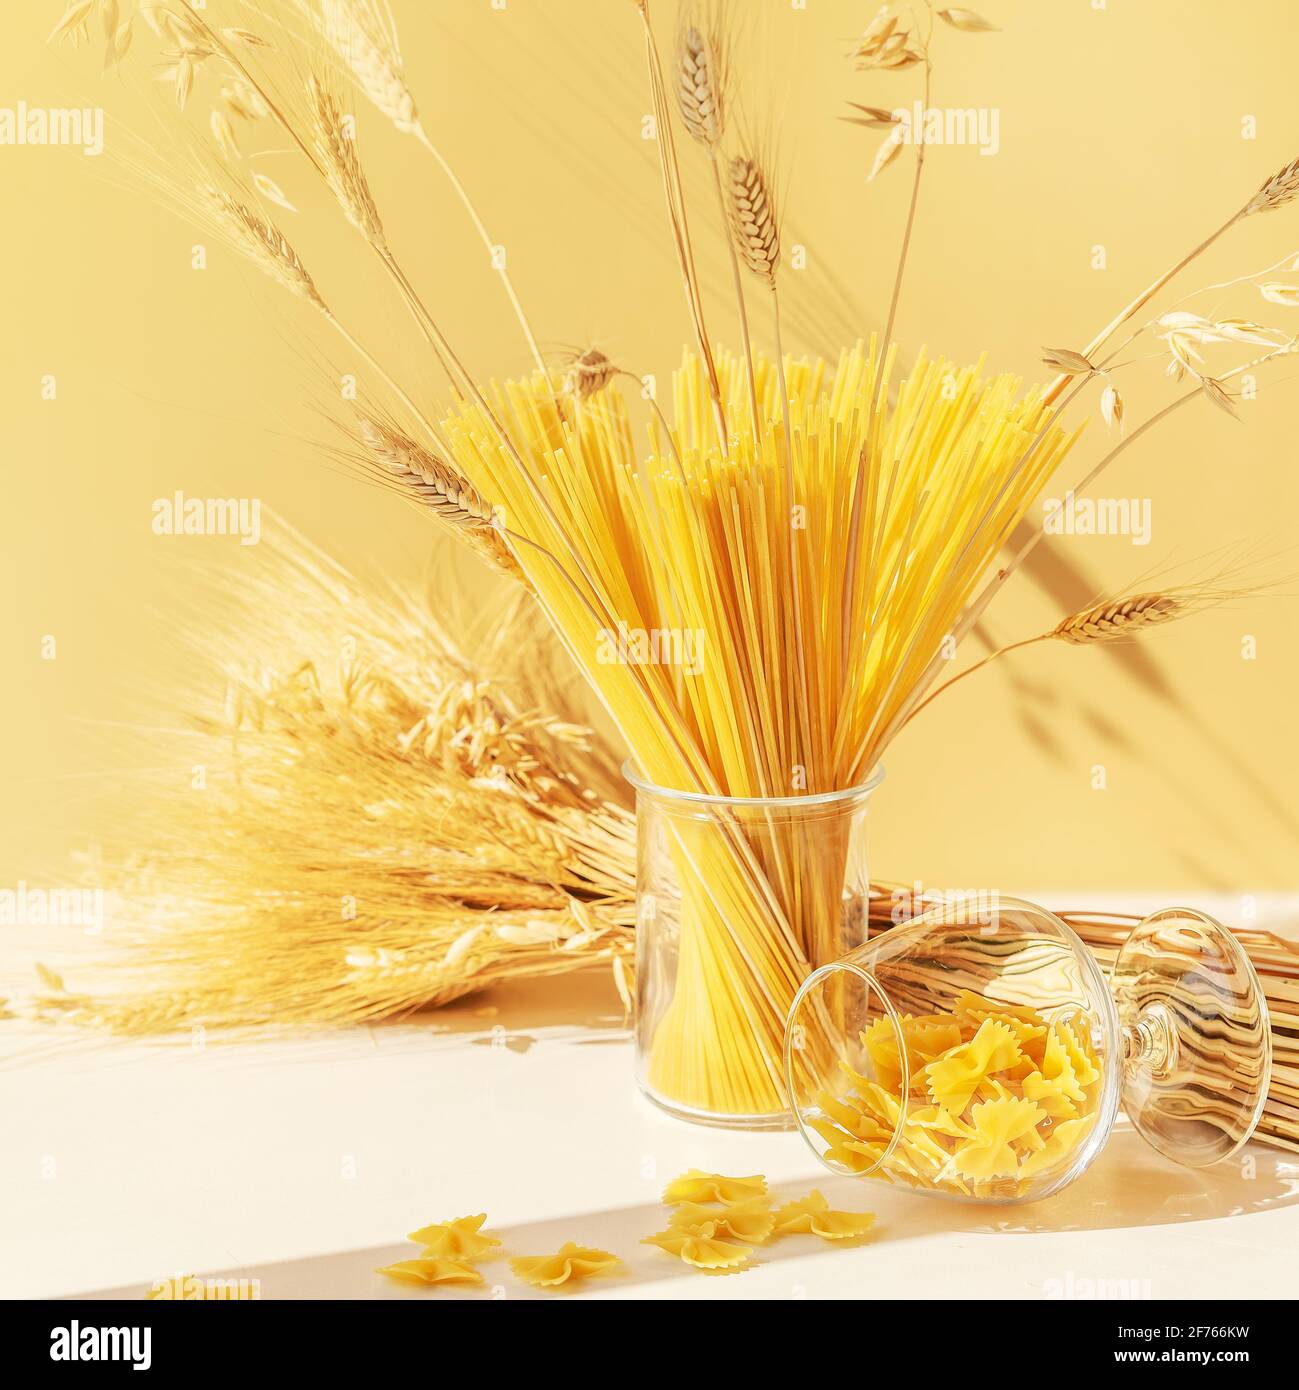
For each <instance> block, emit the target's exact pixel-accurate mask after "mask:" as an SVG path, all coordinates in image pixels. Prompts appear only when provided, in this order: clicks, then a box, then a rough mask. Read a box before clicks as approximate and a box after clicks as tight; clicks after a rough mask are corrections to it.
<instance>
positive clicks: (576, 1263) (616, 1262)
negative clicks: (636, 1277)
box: [510, 1240, 622, 1289]
mask: <svg viewBox="0 0 1299 1390" xmlns="http://www.w3.org/2000/svg"><path fill="white" fill-rule="evenodd" d="M621 1264H622V1261H621V1260H620V1259H619V1258H618V1256H617V1255H611V1254H610V1253H609V1252H608V1251H607V1250H595V1249H592V1248H591V1247H590V1246H586V1245H577V1244H575V1243H574V1242H573V1241H571V1240H570V1241H565V1243H564V1244H563V1245H561V1246H560V1248H559V1250H558V1251H557V1252H556V1253H555V1254H553V1255H519V1256H517V1257H516V1258H514V1259H512V1260H511V1261H510V1268H511V1269H512V1270H513V1271H514V1273H515V1275H516V1277H518V1278H519V1279H522V1280H523V1282H524V1283H525V1284H532V1285H535V1286H536V1287H537V1288H543V1289H550V1288H558V1286H559V1285H561V1284H574V1283H577V1282H578V1281H579V1280H581V1279H589V1278H590V1277H591V1276H592V1275H593V1274H606V1273H608V1272H609V1271H610V1270H613V1269H617V1268H618V1267H619V1266H620V1265H621Z"/></svg>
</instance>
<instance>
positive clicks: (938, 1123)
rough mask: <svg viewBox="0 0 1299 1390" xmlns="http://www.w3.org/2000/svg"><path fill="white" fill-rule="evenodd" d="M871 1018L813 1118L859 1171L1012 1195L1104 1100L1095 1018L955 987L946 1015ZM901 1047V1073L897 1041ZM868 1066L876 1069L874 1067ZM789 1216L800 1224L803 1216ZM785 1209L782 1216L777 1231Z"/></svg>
mask: <svg viewBox="0 0 1299 1390" xmlns="http://www.w3.org/2000/svg"><path fill="white" fill-rule="evenodd" d="M897 1022H898V1030H897V1031H895V1029H894V1024H893V1021H892V1020H891V1019H890V1018H880V1019H877V1020H875V1021H874V1022H873V1023H872V1024H871V1025H870V1027H868V1028H866V1029H865V1030H864V1031H863V1032H862V1034H861V1039H860V1041H861V1048H862V1051H861V1057H862V1062H861V1064H860V1065H861V1070H858V1069H856V1068H854V1067H853V1066H850V1065H849V1064H848V1062H847V1061H842V1060H841V1061H840V1062H839V1064H838V1070H839V1076H838V1078H837V1084H836V1086H835V1088H834V1089H833V1090H832V1089H830V1088H829V1087H826V1088H825V1089H823V1090H822V1091H821V1092H820V1093H819V1094H817V1096H816V1113H814V1114H811V1115H808V1116H806V1117H805V1118H806V1123H807V1124H808V1126H809V1127H810V1128H811V1129H813V1130H815V1131H816V1133H818V1134H819V1135H820V1136H821V1138H822V1139H823V1140H824V1141H825V1157H826V1158H827V1159H828V1160H829V1161H830V1162H832V1163H833V1164H835V1165H837V1166H839V1167H841V1168H843V1169H845V1170H847V1171H848V1172H852V1173H872V1174H875V1175H877V1176H880V1177H883V1178H885V1179H888V1180H890V1181H893V1182H899V1183H903V1184H906V1185H909V1186H914V1187H926V1188H933V1189H935V1190H938V1191H947V1192H951V1193H953V1194H956V1195H960V1196H970V1197H984V1196H993V1197H998V1198H1007V1197H1013V1196H1016V1195H1018V1194H1019V1193H1020V1192H1021V1191H1022V1190H1024V1188H1025V1187H1026V1185H1027V1183H1028V1180H1029V1179H1031V1178H1034V1177H1035V1176H1036V1175H1038V1174H1040V1173H1043V1172H1045V1171H1047V1170H1049V1169H1052V1168H1054V1167H1055V1166H1056V1165H1058V1164H1061V1163H1063V1162H1065V1161H1066V1160H1067V1159H1068V1156H1069V1154H1070V1153H1072V1152H1073V1150H1074V1149H1075V1148H1077V1146H1078V1145H1079V1144H1080V1143H1081V1142H1082V1141H1083V1140H1084V1139H1085V1137H1086V1136H1087V1134H1088V1133H1089V1132H1090V1131H1091V1128H1092V1126H1093V1124H1094V1122H1095V1119H1096V1115H1097V1110H1098V1107H1099V1103H1100V1089H1101V1066H1100V1062H1099V1060H1098V1058H1097V1056H1096V1053H1095V1050H1094V1048H1093V1046H1092V1042H1091V1036H1092V1026H1091V1021H1090V1019H1089V1017H1088V1015H1087V1014H1086V1013H1085V1012H1083V1011H1081V1010H1078V1009H1074V1010H1072V1011H1069V1012H1064V1013H1061V1014H1060V1015H1059V1016H1043V1015H1042V1014H1040V1013H1039V1012H1038V1011H1037V1010H1035V1009H1033V1008H1031V1007H1029V1006H1027V1005H1023V1004H1006V1003H1001V1002H999V1001H997V1000H992V999H986V998H984V997H983V996H981V995H978V994H975V993H973V992H972V991H968V990H967V991H964V992H962V993H961V994H959V995H958V996H957V997H956V999H955V1001H954V1004H953V1007H952V1009H951V1011H950V1012H948V1013H942V1014H925V1015H919V1016H913V1015H902V1016H900V1017H899V1018H898V1020H897ZM898 1031H900V1033H901V1036H902V1041H903V1044H904V1046H905V1049H906V1067H905V1071H904V1068H903V1065H902V1056H901V1055H900V1050H899V1046H898V1037H897V1032H898ZM866 1073H869V1075H867V1074H866ZM788 1219H789V1220H794V1219H797V1220H798V1221H799V1222H800V1223H802V1222H804V1216H803V1215H802V1214H801V1213H795V1212H790V1214H789V1217H788ZM781 1221H782V1212H780V1211H778V1212H777V1213H776V1231H777V1233H779V1232H780V1230H781Z"/></svg>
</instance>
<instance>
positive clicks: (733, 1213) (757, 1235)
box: [668, 1197, 774, 1245]
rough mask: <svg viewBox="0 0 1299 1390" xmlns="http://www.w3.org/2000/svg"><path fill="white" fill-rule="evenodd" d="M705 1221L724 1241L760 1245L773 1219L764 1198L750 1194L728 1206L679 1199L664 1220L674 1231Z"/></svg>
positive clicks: (686, 1229) (768, 1233)
mask: <svg viewBox="0 0 1299 1390" xmlns="http://www.w3.org/2000/svg"><path fill="white" fill-rule="evenodd" d="M705 1224H711V1225H712V1226H713V1227H714V1228H715V1230H716V1233H717V1234H718V1235H720V1236H724V1237H726V1238H727V1239H728V1240H738V1241H748V1242H751V1243H752V1244H754V1245H761V1244H762V1242H763V1241H764V1240H766V1239H767V1237H768V1236H769V1235H770V1234H771V1230H772V1226H773V1224H774V1218H773V1216H772V1214H771V1207H770V1206H769V1205H768V1203H767V1199H766V1198H765V1197H752V1198H750V1199H749V1200H747V1201H744V1202H737V1203H735V1205H734V1206H729V1207H727V1206H723V1207H716V1206H705V1205H703V1204H702V1203H699V1202H683V1203H682V1205H681V1206H679V1207H678V1208H677V1209H676V1211H675V1212H673V1213H672V1219H671V1220H670V1221H669V1222H668V1225H669V1226H670V1227H671V1228H672V1229H673V1230H677V1231H689V1230H692V1229H694V1228H696V1227H700V1226H703V1225H705Z"/></svg>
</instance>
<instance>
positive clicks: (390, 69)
mask: <svg viewBox="0 0 1299 1390" xmlns="http://www.w3.org/2000/svg"><path fill="white" fill-rule="evenodd" d="M296 3H297V5H298V8H299V9H300V10H302V11H303V12H304V13H305V14H306V15H307V16H308V17H309V18H310V19H311V20H312V21H313V22H314V23H315V24H316V26H317V27H318V28H319V30H320V32H321V34H322V35H323V37H324V38H325V40H326V42H327V43H328V44H329V45H330V46H331V47H332V48H333V49H334V51H335V52H336V53H337V54H338V56H339V58H340V60H341V61H342V62H343V63H344V64H345V65H346V66H347V68H348V69H349V70H350V71H351V73H352V76H353V77H354V78H355V79H356V84H357V86H358V87H360V89H361V91H362V92H364V93H365V95H366V96H367V97H368V98H369V99H370V101H371V102H372V103H373V104H374V105H375V106H376V107H377V108H378V110H379V111H380V112H381V113H382V114H383V115H385V116H387V118H388V119H389V120H390V121H391V122H392V123H393V125H395V126H396V127H397V129H398V130H400V131H402V132H403V133H405V134H414V133H415V132H417V131H418V130H419V128H420V121H419V112H418V111H417V109H416V106H415V97H414V94H413V93H412V92H411V90H410V87H409V86H408V85H407V83H406V78H405V75H404V73H403V71H402V63H401V51H400V49H399V48H398V46H397V35H396V30H395V28H394V27H393V24H392V18H391V15H390V14H389V13H388V11H387V7H386V5H382V4H378V3H375V0H318V2H317V0H296Z"/></svg>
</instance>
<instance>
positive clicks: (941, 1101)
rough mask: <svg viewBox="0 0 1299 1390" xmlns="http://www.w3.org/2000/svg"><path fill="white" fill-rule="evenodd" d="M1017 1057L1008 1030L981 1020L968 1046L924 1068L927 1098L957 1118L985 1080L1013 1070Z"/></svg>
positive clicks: (952, 1050)
mask: <svg viewBox="0 0 1299 1390" xmlns="http://www.w3.org/2000/svg"><path fill="white" fill-rule="evenodd" d="M1019 1056H1020V1052H1019V1044H1018V1043H1017V1042H1016V1040H1015V1034H1014V1033H1013V1032H1012V1031H1011V1029H1010V1028H1009V1027H1008V1026H1007V1025H1006V1024H1004V1023H997V1022H994V1021H993V1020H992V1019H985V1020H984V1021H983V1022H982V1023H981V1024H979V1030H978V1032H977V1033H975V1035H974V1037H972V1038H971V1039H970V1041H969V1042H967V1043H961V1044H960V1046H958V1047H953V1048H951V1049H950V1050H949V1051H947V1052H945V1053H944V1054H943V1055H942V1056H941V1057H940V1058H938V1060H937V1061H934V1062H930V1063H929V1064H928V1066H926V1067H925V1076H926V1079H927V1083H928V1088H929V1097H930V1099H931V1100H932V1101H934V1103H935V1104H937V1105H941V1106H942V1107H943V1109H944V1110H950V1111H952V1112H953V1113H954V1114H957V1115H959V1114H961V1113H963V1112H964V1110H965V1107H966V1106H967V1105H969V1103H970V1100H971V1098H972V1097H973V1095H974V1093H975V1091H976V1090H977V1089H978V1087H979V1083H980V1082H981V1081H982V1080H983V1079H984V1078H985V1077H986V1076H988V1075H989V1074H990V1073H992V1072H998V1071H1003V1070H1004V1069H1005V1068H1007V1067H1010V1066H1013V1065H1014V1064H1015V1063H1016V1062H1017V1061H1018V1060H1019Z"/></svg>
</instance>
